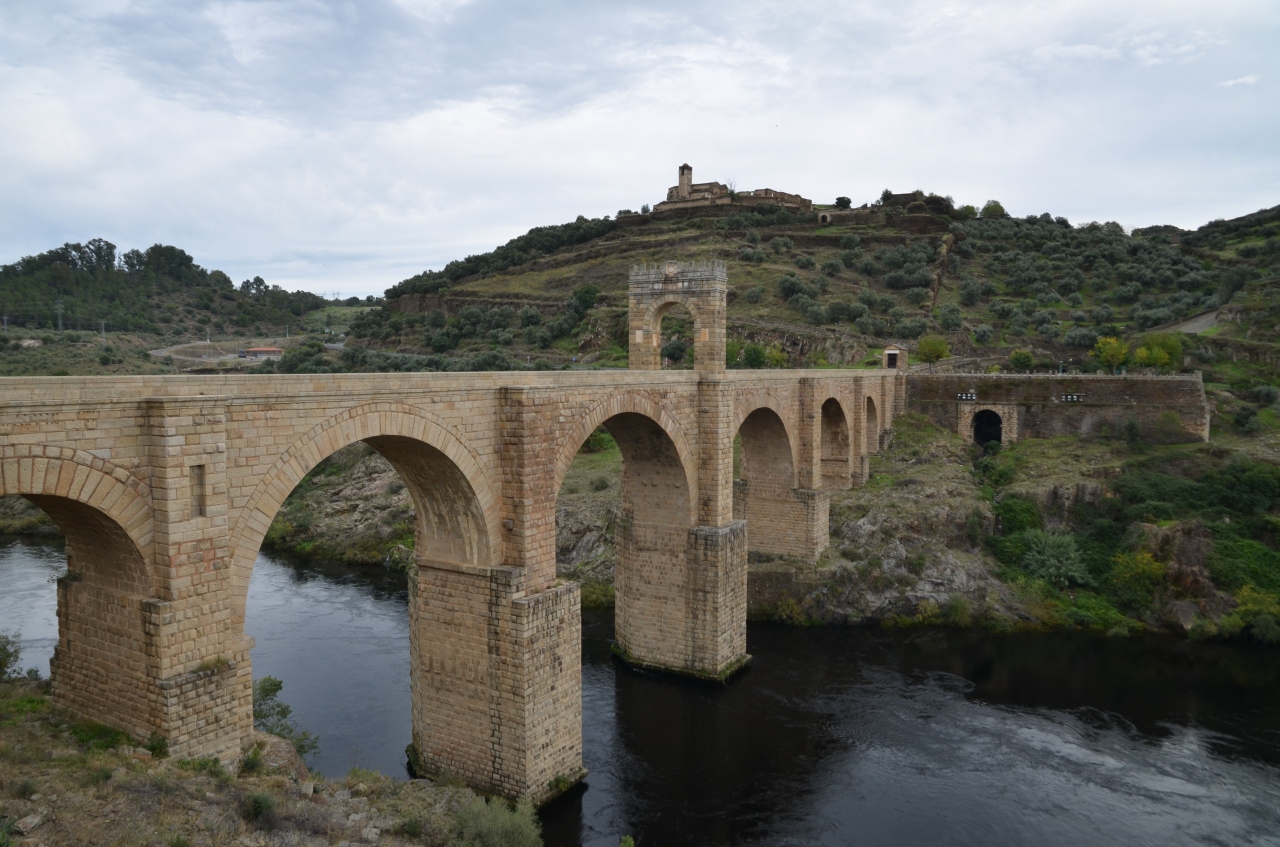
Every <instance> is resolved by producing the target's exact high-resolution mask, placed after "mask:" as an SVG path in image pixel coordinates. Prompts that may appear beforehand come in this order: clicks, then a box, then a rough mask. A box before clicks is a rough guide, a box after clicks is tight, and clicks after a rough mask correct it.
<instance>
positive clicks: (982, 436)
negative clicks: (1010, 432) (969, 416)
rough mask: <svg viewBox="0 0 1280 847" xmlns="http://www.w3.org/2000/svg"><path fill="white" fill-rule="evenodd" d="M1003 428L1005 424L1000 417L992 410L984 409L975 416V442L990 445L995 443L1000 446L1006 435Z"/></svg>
mask: <svg viewBox="0 0 1280 847" xmlns="http://www.w3.org/2000/svg"><path fill="white" fill-rule="evenodd" d="M1003 428H1004V422H1003V421H1001V419H1000V415H998V414H996V413H995V412H993V411H991V410H990V409H983V410H981V411H979V412H978V413H977V414H975V415H974V416H973V442H974V443H975V444H990V443H991V442H992V441H994V442H996V443H997V444H999V443H1001V441H1002V436H1003V434H1004V433H1003Z"/></svg>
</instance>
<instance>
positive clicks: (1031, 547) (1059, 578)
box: [1020, 529, 1093, 589]
mask: <svg viewBox="0 0 1280 847" xmlns="http://www.w3.org/2000/svg"><path fill="white" fill-rule="evenodd" d="M1025 543H1026V552H1024V553H1023V554H1022V561H1021V563H1020V564H1021V565H1022V569H1023V570H1024V571H1026V572H1027V575H1028V576H1030V577H1032V578H1033V579H1042V580H1044V581H1045V582H1047V583H1049V584H1050V585H1052V586H1053V587H1054V588H1058V589H1065V588H1067V587H1068V586H1071V585H1090V584H1092V582H1093V580H1092V578H1090V576H1089V572H1088V571H1087V570H1086V569H1085V566H1084V562H1083V561H1081V559H1080V551H1079V550H1078V549H1077V548H1076V540H1075V538H1074V537H1073V536H1070V535H1057V534H1053V533H1048V532H1045V531H1044V530H1042V529H1029V530H1027V532H1026V535H1025Z"/></svg>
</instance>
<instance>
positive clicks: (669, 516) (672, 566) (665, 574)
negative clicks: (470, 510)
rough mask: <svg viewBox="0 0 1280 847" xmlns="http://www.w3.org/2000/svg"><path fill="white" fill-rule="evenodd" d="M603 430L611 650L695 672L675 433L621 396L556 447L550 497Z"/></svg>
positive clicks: (685, 491)
mask: <svg viewBox="0 0 1280 847" xmlns="http://www.w3.org/2000/svg"><path fill="white" fill-rule="evenodd" d="M599 426H603V427H604V428H605V429H606V430H608V432H609V434H610V435H611V436H612V437H613V440H614V442H615V443H616V444H617V446H618V449H619V451H620V452H621V454H622V473H621V479H620V482H621V516H620V519H619V521H618V523H617V529H616V532H615V535H614V543H615V547H616V552H617V566H616V567H615V569H614V589H615V609H616V611H615V618H614V631H615V636H616V638H617V642H618V646H619V648H620V649H621V650H622V651H623V654H624V655H625V656H627V657H628V659H630V660H631V661H634V662H638V663H640V664H647V665H656V666H664V665H665V666H671V665H672V664H676V666H680V667H694V666H695V658H694V653H693V652H691V651H692V650H693V649H694V644H695V642H696V639H693V638H689V637H682V634H683V633H687V631H688V630H689V629H690V627H691V625H692V624H691V621H693V620H694V619H695V618H696V617H697V615H696V614H692V613H691V611H690V603H691V599H690V598H691V595H692V593H693V592H692V590H691V584H692V583H691V580H692V578H693V575H692V573H691V570H690V544H691V543H692V542H691V530H693V528H694V524H695V522H696V497H695V495H694V492H695V490H696V489H695V479H694V478H693V475H692V474H691V473H690V471H691V470H692V469H693V468H696V464H693V463H692V461H691V454H690V452H689V449H688V444H687V442H686V441H685V439H684V437H683V433H682V432H681V431H680V429H679V427H678V426H677V425H676V424H675V422H674V421H672V420H671V419H670V418H669V417H668V416H667V414H666V413H665V412H663V411H662V409H661V407H659V406H658V405H657V404H655V403H653V402H652V401H651V400H649V399H648V398H646V397H643V396H637V395H621V396H617V397H611V398H608V399H607V400H604V401H602V402H599V403H596V404H595V406H594V407H593V408H592V409H591V411H589V412H588V413H587V415H585V416H584V417H583V418H582V421H581V423H579V425H578V426H577V427H576V428H575V429H574V430H573V431H572V433H571V434H570V435H569V436H567V438H566V439H565V440H564V442H563V443H562V444H561V446H560V447H559V451H558V458H557V463H556V471H555V486H556V487H555V491H556V492H557V494H556V497H557V500H558V499H559V492H560V487H561V485H562V484H563V481H564V477H565V475H566V474H567V471H568V468H569V465H570V464H571V463H572V460H573V457H574V456H575V455H576V454H577V452H578V450H579V449H580V447H581V445H582V444H583V443H584V442H585V441H586V440H587V438H588V437H589V436H590V435H591V433H592V432H593V431H594V430H595V429H596V427H599Z"/></svg>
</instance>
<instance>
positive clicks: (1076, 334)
mask: <svg viewBox="0 0 1280 847" xmlns="http://www.w3.org/2000/svg"><path fill="white" fill-rule="evenodd" d="M1062 343H1063V344H1065V345H1067V346H1068V347H1074V348H1076V349H1078V350H1084V349H1088V348H1091V347H1093V346H1094V345H1095V344H1097V343H1098V334H1097V333H1096V332H1094V331H1093V330H1091V329H1089V328H1088V327H1084V326H1078V327H1076V328H1074V329H1069V330H1067V333H1066V335H1064V336H1062Z"/></svg>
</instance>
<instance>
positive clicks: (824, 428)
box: [818, 397, 853, 491]
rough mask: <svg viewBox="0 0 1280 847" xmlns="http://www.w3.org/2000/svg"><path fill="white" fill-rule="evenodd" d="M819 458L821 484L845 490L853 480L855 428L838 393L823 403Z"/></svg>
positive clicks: (827, 487)
mask: <svg viewBox="0 0 1280 847" xmlns="http://www.w3.org/2000/svg"><path fill="white" fill-rule="evenodd" d="M819 414H820V415H821V421H820V428H819V449H818V460H819V468H820V470H821V476H820V479H821V483H822V487H823V488H825V489H827V490H829V491H842V490H844V489H846V488H848V487H849V485H850V483H851V475H850V474H851V471H852V469H853V439H852V438H851V436H850V433H852V431H853V428H852V427H851V426H850V421H849V416H848V414H847V413H846V412H845V408H844V404H842V403H841V402H840V400H839V399H838V398H836V397H827V398H826V399H825V400H824V401H823V402H822V406H821V407H820V412H819Z"/></svg>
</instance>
